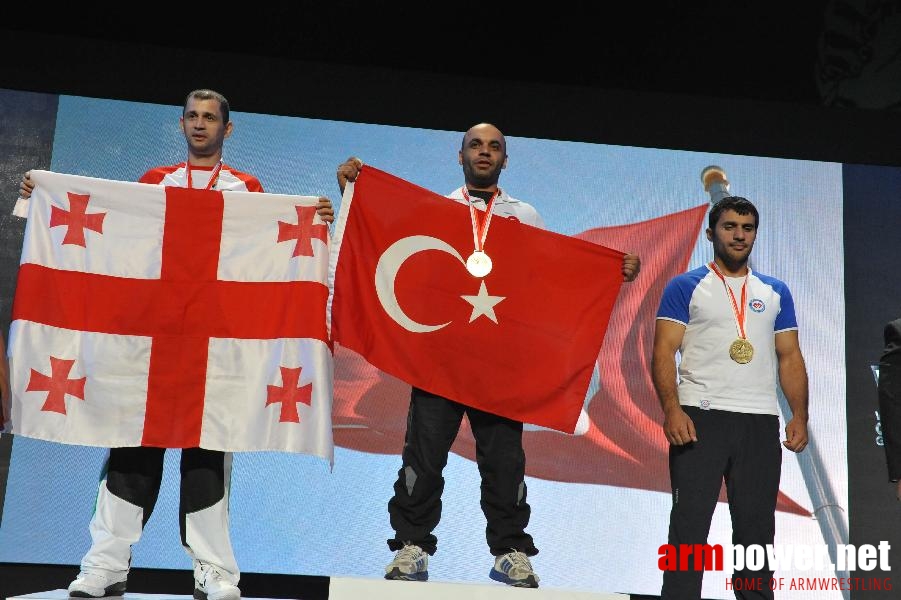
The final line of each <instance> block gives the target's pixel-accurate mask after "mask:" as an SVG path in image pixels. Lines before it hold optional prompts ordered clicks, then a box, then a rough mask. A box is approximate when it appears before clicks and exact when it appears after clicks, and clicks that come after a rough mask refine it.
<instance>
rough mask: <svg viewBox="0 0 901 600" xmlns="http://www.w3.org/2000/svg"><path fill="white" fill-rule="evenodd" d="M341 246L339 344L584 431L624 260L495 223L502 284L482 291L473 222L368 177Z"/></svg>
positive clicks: (423, 383) (432, 387) (516, 412)
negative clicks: (475, 268)
mask: <svg viewBox="0 0 901 600" xmlns="http://www.w3.org/2000/svg"><path fill="white" fill-rule="evenodd" d="M335 238H336V239H335V244H334V251H333V253H332V259H331V260H332V263H333V269H334V295H333V299H332V312H331V317H332V333H333V336H334V339H335V341H336V342H338V343H339V344H341V345H343V346H345V347H347V348H349V349H351V350H354V351H356V352H358V353H359V354H361V355H362V356H363V357H365V358H366V360H367V361H369V362H370V363H372V364H373V365H375V366H376V367H378V368H380V369H382V370H383V371H385V372H387V373H391V374H392V375H395V376H397V377H399V378H400V379H402V380H403V381H406V382H408V383H410V384H411V385H415V386H417V387H420V388H423V389H425V390H428V391H430V392H432V393H435V394H440V395H442V396H445V397H447V398H450V399H452V400H456V401H458V402H460V403H462V404H466V405H468V406H472V407H475V408H478V409H481V410H484V411H487V412H491V413H494V414H498V415H502V416H505V417H509V418H512V419H516V420H518V421H523V422H526V423H533V424H536V425H541V426H545V427H548V428H552V429H556V430H560V431H565V432H572V431H573V429H574V428H575V425H576V420H577V419H578V417H579V413H580V410H581V408H582V404H583V402H584V399H585V392H586V390H587V388H588V383H589V380H590V379H591V374H592V371H593V369H594V362H595V360H596V358H597V355H598V352H599V350H600V347H601V343H602V342H603V339H604V332H605V330H606V328H607V321H608V320H609V319H610V311H611V310H612V308H613V303H614V301H615V299H616V296H617V293H618V292H619V288H620V285H621V283H622V274H621V267H622V257H623V253H621V252H618V251H616V250H611V249H609V248H604V247H602V246H599V245H597V244H592V243H589V242H585V241H583V240H578V239H574V238H571V237H567V236H564V235H560V234H557V233H553V232H550V231H544V230H541V229H537V228H534V227H531V226H528V225H524V224H522V223H519V222H516V221H512V220H508V219H503V218H496V219H492V221H491V228H490V230H489V232H488V237H487V241H486V243H485V251H486V253H487V254H488V255H489V256H490V257H491V260H492V261H493V264H494V267H493V270H492V271H491V273H490V274H488V275H487V276H485V277H484V278H479V277H473V276H472V275H470V274H469V273H468V272H467V270H466V267H465V264H464V263H465V257H466V256H467V255H469V254H470V253H471V252H472V251H473V232H472V224H471V220H470V214H469V208H468V207H467V206H466V205H464V204H461V203H459V202H456V201H454V200H450V199H448V198H445V197H443V196H439V195H437V194H434V193H432V192H429V191H428V190H425V189H423V188H420V187H417V186H415V185H412V184H410V183H408V182H406V181H403V180H401V179H398V178H397V177H394V176H392V175H389V174H387V173H385V172H383V171H379V170H378V169H375V168H373V167H369V166H367V167H364V168H363V170H362V172H361V174H360V176H359V177H358V178H357V181H356V183H355V184H354V185H352V186H349V187H348V189H347V190H346V191H345V196H344V200H343V202H342V206H341V214H340V215H339V219H338V227H337V230H336V236H335Z"/></svg>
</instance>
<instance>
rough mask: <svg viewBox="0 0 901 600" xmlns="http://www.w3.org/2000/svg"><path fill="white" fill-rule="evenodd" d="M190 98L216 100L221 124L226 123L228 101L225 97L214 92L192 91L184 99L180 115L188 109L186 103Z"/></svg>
mask: <svg viewBox="0 0 901 600" xmlns="http://www.w3.org/2000/svg"><path fill="white" fill-rule="evenodd" d="M191 98H194V99H195V100H218V101H219V110H220V111H221V112H222V122H223V123H228V100H226V99H225V96H223V95H222V94H220V93H219V92H216V91H214V90H194V91H193V92H191V93H190V94H188V96H187V97H186V98H185V105H184V107H183V108H182V110H181V112H182V114H184V112H185V108H187V107H188V101H189V100H190V99H191Z"/></svg>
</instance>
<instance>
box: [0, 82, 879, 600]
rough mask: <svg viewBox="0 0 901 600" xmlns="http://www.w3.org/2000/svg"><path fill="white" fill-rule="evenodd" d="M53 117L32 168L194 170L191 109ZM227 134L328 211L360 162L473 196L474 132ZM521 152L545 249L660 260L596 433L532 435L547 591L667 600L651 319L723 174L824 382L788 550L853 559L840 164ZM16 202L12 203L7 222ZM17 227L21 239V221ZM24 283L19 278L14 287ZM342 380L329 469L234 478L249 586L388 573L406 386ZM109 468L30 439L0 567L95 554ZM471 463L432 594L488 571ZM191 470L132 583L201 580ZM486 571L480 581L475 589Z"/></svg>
mask: <svg viewBox="0 0 901 600" xmlns="http://www.w3.org/2000/svg"><path fill="white" fill-rule="evenodd" d="M224 91H226V92H227V90H224ZM0 97H2V98H7V99H8V98H11V97H15V98H16V99H17V101H16V102H9V104H10V105H13V104H15V105H21V102H19V101H18V99H20V98H26V99H27V98H34V99H35V101H37V100H39V99H46V98H55V97H48V96H43V95H39V94H22V93H19V92H10V91H6V92H0ZM45 101H46V100H45ZM47 106H48V108H47V109H46V110H47V114H46V115H45V119H46V120H47V121H52V120H54V119H55V129H54V131H53V135H52V157H51V159H50V162H49V163H48V164H34V165H33V166H34V167H40V168H50V169H51V170H53V171H58V172H63V173H73V174H80V175H89V176H95V177H103V178H108V179H118V180H125V181H133V180H135V179H137V178H138V177H139V176H140V175H141V174H142V173H144V171H146V170H147V169H148V168H149V167H151V166H157V165H163V164H172V163H176V162H179V161H182V160H184V159H185V144H184V139H183V137H182V134H181V132H180V130H179V128H178V117H179V115H180V110H181V109H180V106H177V105H155V104H144V103H135V102H123V101H114V100H104V99H91V98H84V97H72V96H60V97H59V98H58V110H57V112H56V114H55V115H54V114H53V113H52V107H53V106H54V104H53V102H47ZM233 108H240V107H233ZM232 115H233V117H232V119H233V121H234V123H235V131H234V134H233V135H232V136H231V138H230V139H228V140H227V141H226V146H225V154H224V159H225V161H226V162H228V163H229V164H231V165H233V166H235V167H236V168H239V169H241V170H246V171H249V172H251V173H254V174H255V175H257V176H258V177H259V179H260V180H261V181H262V182H263V185H264V187H265V188H266V190H267V191H270V192H277V193H296V194H317V195H327V196H329V197H331V198H332V200H333V201H334V202H335V203H336V204H339V203H340V198H339V195H338V189H337V184H336V182H335V168H336V166H337V165H338V164H339V163H340V162H342V161H343V160H344V159H346V158H347V157H348V156H350V155H355V156H359V157H360V158H362V159H363V160H364V162H366V163H368V164H371V165H373V166H376V167H378V168H380V169H383V170H386V171H388V172H391V173H393V174H395V175H398V176H400V177H402V178H405V179H407V180H409V181H411V182H413V183H415V184H418V185H421V186H423V187H425V188H428V189H430V190H433V191H436V192H439V193H447V192H449V191H451V190H452V189H454V188H456V187H459V186H460V185H461V184H462V172H461V168H460V166H459V165H458V163H457V151H458V150H459V148H460V143H461V140H462V132H460V131H439V130H427V129H414V128H405V127H396V126H384V125H372V124H362V123H351V122H337V121H325V120H316V119H309V118H296V117H285V116H270V115H264V114H251V113H243V112H233V113H232ZM497 125H498V126H499V127H500V128H501V129H502V130H503V129H504V124H503V123H497ZM6 132H7V130H6V129H3V130H0V135H2V136H7V133H6ZM0 143H3V144H9V143H10V141H9V140H6V139H4V140H0ZM507 144H508V154H509V164H508V167H507V169H506V170H505V171H504V172H503V175H502V177H501V186H502V187H504V188H505V189H506V190H507V191H508V192H509V193H511V194H512V195H514V196H516V197H519V198H521V199H523V200H526V201H528V202H530V203H532V204H533V205H535V206H536V208H537V209H538V210H539V211H540V213H541V214H542V216H543V217H544V220H545V221H546V222H547V224H548V227H549V228H550V229H552V230H554V231H557V232H559V233H563V234H567V235H573V236H579V237H583V238H586V239H600V237H603V236H604V235H606V234H608V233H609V232H610V231H613V230H611V229H610V228H619V229H618V231H619V234H620V239H622V240H624V243H623V247H621V248H619V249H620V250H624V251H635V252H638V253H639V254H641V256H642V261H643V269H642V273H641V276H640V277H639V279H638V280H637V281H636V282H635V283H632V284H629V285H626V286H624V289H623V292H622V293H621V296H620V298H619V299H618V301H617V307H616V309H615V311H614V314H613V318H612V320H611V325H610V329H609V330H608V333H607V338H606V339H605V344H604V347H603V349H602V352H601V356H600V357H599V361H598V369H597V373H596V377H595V379H594V381H593V382H592V387H591V389H590V390H589V395H588V398H586V409H585V410H586V413H587V415H588V418H589V420H590V427H588V429H587V430H586V431H584V432H582V433H581V434H580V435H575V436H569V435H564V434H560V433H555V432H550V431H541V430H534V429H531V428H530V429H529V430H528V431H527V432H526V433H525V436H524V437H525V445H526V452H527V477H528V486H529V502H530V504H531V505H532V522H531V523H530V525H529V528H528V530H529V532H530V533H531V534H532V535H533V536H534V538H535V540H536V544H537V546H538V547H539V548H540V550H541V553H540V554H539V555H538V556H537V557H536V558H535V559H534V561H533V562H534V565H535V568H536V570H537V571H538V573H539V574H540V575H541V578H542V585H543V586H547V587H559V588H572V589H580V590H594V591H604V592H632V593H645V594H656V593H658V592H659V586H660V582H661V575H660V572H659V571H658V568H657V559H658V547H659V546H660V545H661V544H663V543H665V541H666V532H667V524H668V514H669V507H670V495H669V491H668V487H669V480H668V474H667V468H666V443H665V440H664V438H663V435H662V433H661V431H660V425H659V423H660V421H661V415H660V413H659V409H658V408H657V401H656V398H655V397H654V395H653V389H652V387H651V382H650V376H649V373H648V365H649V357H650V348H651V342H652V333H653V315H654V311H655V310H656V305H657V302H658V300H659V296H660V293H661V291H662V288H663V285H664V284H665V283H666V280H667V279H668V278H669V277H671V276H673V275H675V274H677V273H679V272H681V271H684V270H686V269H689V268H694V267H697V266H699V265H701V264H703V263H704V262H706V261H709V260H710V259H711V258H712V252H711V248H710V243H709V242H707V240H706V238H705V237H704V235H703V229H704V227H706V214H702V213H703V211H704V208H700V207H704V206H706V205H707V203H708V202H709V197H708V195H707V194H706V193H705V192H704V189H703V187H702V185H701V182H700V173H701V170H702V169H703V168H704V167H706V166H708V165H711V164H716V165H719V166H721V167H722V168H723V169H724V170H725V171H726V173H727V175H728V178H729V180H730V181H731V189H732V192H733V193H734V194H736V195H742V196H745V197H747V198H749V199H751V200H752V201H753V202H755V204H756V205H757V206H758V208H759V209H760V213H761V228H760V233H759V235H758V239H757V243H756V246H755V249H754V254H753V259H752V267H753V268H754V269H755V270H757V271H759V272H762V273H766V274H769V275H773V276H775V277H778V278H780V279H783V280H784V281H786V282H787V283H788V284H789V286H790V288H791V290H792V292H793V295H794V299H795V304H796V309H797V314H798V319H799V327H800V338H801V346H802V349H803V351H804V355H805V358H806V361H807V368H808V372H809V374H810V383H811V422H810V429H811V437H812V443H811V448H810V450H809V451H808V452H806V453H805V454H803V455H801V456H800V457H797V456H795V455H793V454H792V453H790V452H787V451H786V452H785V453H784V458H783V477H782V484H781V487H780V489H781V492H782V496H781V501H780V510H779V511H778V513H777V517H776V530H777V542H778V543H782V544H789V543H791V544H809V545H824V544H834V543H836V542H846V541H847V539H848V512H847V509H848V468H847V464H848V462H847V448H846V408H845V380H846V378H845V356H844V348H845V300H844V294H843V293H842V286H841V282H842V281H844V277H845V274H844V264H845V262H844V257H843V244H842V231H843V226H844V224H843V196H844V195H845V194H846V193H847V191H846V190H843V167H842V165H841V164H838V163H823V162H812V161H803V160H786V159H776V158H766V157H755V156H737V155H723V154H706V153H700V152H688V151H679V150H669V149H650V148H635V147H625V146H610V145H602V144H593V143H578V142H562V141H554V140H547V139H531V138H524V137H516V136H514V135H508V137H507ZM879 172H880V173H881V172H889V173H894V172H895V170H894V169H883V170H881V171H879ZM878 175H879V173H877V176H878ZM895 176H896V177H897V175H895ZM13 200H14V198H11V197H10V198H6V199H5V202H6V207H7V209H4V211H3V212H8V209H10V208H11V206H12V201H13ZM693 209H694V210H693ZM3 218H4V224H5V223H6V222H7V221H8V220H9V218H8V217H3ZM702 218H703V222H702V221H701V219H702ZM4 226H5V225H4ZM7 237H9V238H13V239H14V238H15V236H7ZM7 237H4V239H5V241H6V242H7V243H11V241H12V240H10V239H7ZM4 252H10V249H8V248H4ZM12 252H13V253H15V252H17V250H12ZM523 268H528V265H523ZM4 269H6V266H4ZM10 270H14V265H13V266H12V267H11V269H10ZM13 275H14V274H13V273H12V272H6V270H4V273H3V278H4V280H9V279H11V278H12V277H13ZM590 276H591V274H586V277H590ZM4 289H6V288H4ZM4 301H5V302H8V301H9V299H8V298H4ZM5 306H8V304H5ZM4 317H5V318H8V316H6V315H4ZM523 368H524V369H540V368H541V365H540V364H539V365H523ZM336 378H337V379H338V380H339V382H338V383H339V384H338V385H336V388H335V389H336V398H335V415H334V424H335V425H334V426H335V442H336V452H335V464H334V468H333V469H332V470H330V469H329V466H328V464H326V463H325V462H322V461H321V460H319V459H314V458H310V457H306V456H300V455H287V454H278V453H247V454H240V455H237V456H236V458H235V463H234V473H233V489H232V496H231V503H232V512H231V514H232V536H233V542H234V547H235V552H236V554H237V558H238V561H239V564H240V565H241V567H242V569H243V570H244V571H248V572H262V573H270V572H271V573H293V574H307V575H349V576H360V577H380V576H381V574H382V572H383V568H384V564H385V563H386V562H387V561H388V560H389V559H390V556H391V555H390V553H389V551H388V549H387V547H386V544H385V540H386V539H387V538H388V537H390V535H391V533H392V532H391V530H390V527H389V525H388V515H387V508H386V506H387V502H388V500H389V498H390V496H391V493H392V484H393V482H394V480H395V478H396V474H397V470H398V468H399V466H400V457H399V454H400V451H401V448H402V444H403V439H402V436H403V431H404V425H405V418H406V409H407V404H408V399H409V396H408V395H409V387H408V386H406V385H404V384H403V383H402V382H399V381H397V380H395V379H393V378H391V377H388V376H386V375H382V374H379V373H377V372H375V371H374V370H373V369H372V368H371V367H369V366H368V365H366V364H365V363H364V362H363V361H362V360H361V359H359V357H357V356H355V355H353V354H351V353H349V352H348V351H345V350H341V349H339V350H338V352H337V354H336ZM782 406H783V410H784V408H785V403H784V402H783V403H782ZM104 456H105V451H104V450H103V449H98V448H85V447H75V446H64V445H59V444H53V443H48V442H42V441H36V440H30V439H26V438H22V437H15V439H14V443H13V448H12V456H11V463H10V471H9V478H8V484H7V487H6V496H5V505H4V510H3V521H2V526H0V562H20V563H50V564H77V563H78V562H79V560H80V558H81V556H82V554H83V553H84V552H85V550H86V549H87V547H88V545H89V541H90V539H89V535H88V530H87V524H88V521H89V520H90V518H91V513H92V510H93V505H94V498H95V494H96V488H97V478H98V474H99V472H100V468H101V465H102V463H103V459H104ZM473 456H474V451H473V443H472V439H471V436H470V435H469V433H468V431H465V430H464V431H463V432H462V433H461V436H460V439H459V440H458V442H457V444H456V445H455V447H454V453H453V454H452V456H451V458H450V461H449V463H448V466H447V469H446V471H445V476H446V480H447V483H446V488H445V492H444V497H443V501H444V502H443V514H442V520H441V524H440V526H439V527H438V530H437V531H436V534H437V536H438V538H439V549H438V553H437V554H436V556H435V557H434V558H433V560H432V562H431V564H430V573H431V576H432V578H434V579H439V580H464V581H474V582H483V581H485V575H486V574H487V571H488V568H489V566H490V557H489V554H488V549H487V546H486V544H485V541H484V526H485V522H484V517H483V516H482V514H481V511H480V508H479V477H478V471H477V469H476V465H475V463H474V462H473ZM177 457H178V452H177V451H170V452H168V453H167V459H166V475H165V480H164V482H163V490H162V493H161V495H160V498H159V502H158V504H157V508H156V511H155V512H154V515H153V517H152V518H151V520H150V522H149V523H148V526H147V528H146V531H145V534H144V537H143V538H142V540H141V541H140V543H139V544H137V545H136V546H135V548H134V558H133V565H134V566H136V567H154V568H186V567H187V566H188V564H189V563H188V559H187V557H186V556H185V554H184V552H183V550H182V549H181V547H180V542H179V537H178V526H177V498H178V461H177ZM730 535H731V527H730V520H729V514H728V508H727V506H726V505H725V504H724V503H720V504H719V505H718V506H717V510H716V514H715V516H714V520H713V527H712V530H711V536H710V542H711V543H727V542H729V541H730ZM479 557H483V558H482V560H483V562H484V569H482V568H478V569H475V570H474V569H473V564H474V561H478V560H479ZM483 571H484V572H483ZM780 575H781V576H784V577H792V576H795V575H797V576H810V575H811V573H810V572H798V573H793V572H782V573H781V574H780ZM821 575H823V576H830V575H835V574H834V573H822V574H821ZM724 577H725V575H719V574H710V575H708V576H707V577H706V579H705V586H704V597H705V598H727V597H732V595H731V592H727V590H726V587H725V584H724V581H723V578H724ZM781 597H783V598H795V597H797V598H809V597H810V596H809V595H808V593H807V592H799V593H797V594H796V595H793V594H792V593H787V594H785V595H783V596H781ZM818 597H820V598H838V597H841V594H840V593H839V592H831V593H826V592H821V593H820V595H818Z"/></svg>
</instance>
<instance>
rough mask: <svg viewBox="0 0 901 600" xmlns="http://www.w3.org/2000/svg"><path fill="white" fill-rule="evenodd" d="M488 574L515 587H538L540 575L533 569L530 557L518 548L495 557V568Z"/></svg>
mask: <svg viewBox="0 0 901 600" xmlns="http://www.w3.org/2000/svg"><path fill="white" fill-rule="evenodd" d="M488 576H489V577H490V578H492V579H493V580H495V581H500V582H501V583H506V584H507V585H512V586H513V587H525V588H537V587H538V575H536V574H535V571H533V570H532V563H531V562H529V557H528V556H526V555H525V553H524V552H519V551H518V550H514V551H512V552H508V553H507V554H501V555H500V556H497V557H495V559H494V568H493V569H491V572H490V573H488Z"/></svg>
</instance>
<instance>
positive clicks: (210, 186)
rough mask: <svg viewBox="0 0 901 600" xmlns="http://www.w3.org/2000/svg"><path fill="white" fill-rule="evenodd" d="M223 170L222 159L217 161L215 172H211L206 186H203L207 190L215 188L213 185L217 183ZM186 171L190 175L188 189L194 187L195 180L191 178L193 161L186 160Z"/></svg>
mask: <svg viewBox="0 0 901 600" xmlns="http://www.w3.org/2000/svg"><path fill="white" fill-rule="evenodd" d="M221 170H222V161H221V160H220V161H219V162H218V163H216V167H215V168H214V169H213V172H212V173H210V180H209V181H208V182H207V184H206V187H205V188H203V189H205V190H211V189H213V186H214V185H216V182H217V181H219V171H221ZM185 172H186V173H187V175H188V189H190V188H193V187H194V185H193V181H192V180H191V161H190V160H186V161H185Z"/></svg>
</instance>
